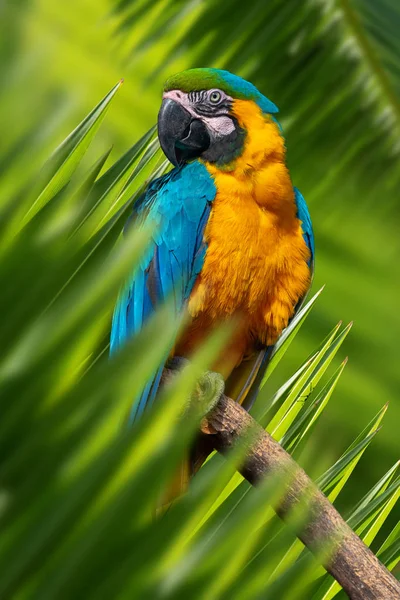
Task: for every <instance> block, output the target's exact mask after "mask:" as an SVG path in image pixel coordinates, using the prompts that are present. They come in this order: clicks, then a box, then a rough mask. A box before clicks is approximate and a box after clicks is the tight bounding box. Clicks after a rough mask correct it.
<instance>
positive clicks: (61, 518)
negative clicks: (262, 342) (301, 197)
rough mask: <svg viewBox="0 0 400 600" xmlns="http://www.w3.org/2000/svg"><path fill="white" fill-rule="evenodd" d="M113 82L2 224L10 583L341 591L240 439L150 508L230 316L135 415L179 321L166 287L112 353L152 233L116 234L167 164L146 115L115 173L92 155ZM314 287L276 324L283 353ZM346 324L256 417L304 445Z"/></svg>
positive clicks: (37, 594)
mask: <svg viewBox="0 0 400 600" xmlns="http://www.w3.org/2000/svg"><path fill="white" fill-rule="evenodd" d="M116 91H117V88H113V90H112V91H111V92H110V93H109V94H108V95H107V96H105V99H104V100H103V101H102V102H101V103H100V104H99V105H98V106H97V107H96V108H95V109H94V111H93V112H92V113H91V114H90V115H89V116H88V117H87V118H86V119H85V120H84V121H83V122H82V124H81V125H80V126H79V127H78V128H77V129H76V130H75V131H74V132H73V134H71V136H70V137H69V138H67V140H66V142H65V143H64V144H62V145H61V146H60V147H59V149H58V150H57V151H56V153H55V155H54V156H53V158H51V159H50V161H49V163H48V165H47V167H46V169H45V170H44V171H43V172H42V175H41V177H42V179H41V180H40V185H38V187H37V188H34V189H32V190H30V194H29V196H27V198H28V197H29V199H30V203H31V204H30V205H29V206H28V205H27V200H25V202H23V203H22V204H21V205H19V206H18V207H15V208H14V207H13V208H12V211H11V214H12V216H13V218H12V219H11V221H9V222H7V223H5V224H3V227H4V231H5V233H6V235H5V236H4V238H3V241H2V244H1V245H0V249H1V252H2V259H3V260H2V262H1V265H0V285H1V286H2V289H3V290H4V293H3V294H2V296H1V299H0V303H1V308H2V313H1V314H2V315H4V318H3V319H2V323H1V331H0V335H1V340H2V344H1V352H0V404H1V413H2V420H1V423H0V447H1V457H2V460H1V463H0V482H1V487H0V521H1V525H2V536H1V539H0V573H1V575H0V595H1V597H2V598H14V597H15V598H40V599H41V600H46V599H52V598H85V599H90V598H96V599H98V598H104V599H109V598H121V599H124V598H154V599H157V598H160V599H162V598H163V599H165V598H171V599H172V598H173V599H177V598H188V597H189V598H191V599H193V600H196V599H199V600H200V599H203V598H204V599H206V598H207V600H210V599H211V600H212V599H213V598H215V599H217V598H227V599H228V598H246V599H250V600H251V599H252V598H254V599H256V598H259V597H260V595H262V597H265V598H267V597H271V598H272V597H276V593H279V594H282V593H285V594H288V596H287V597H288V598H289V597H293V598H302V597H304V598H310V589H312V592H313V593H316V594H317V595H316V598H320V597H321V598H322V597H324V598H325V597H326V598H328V597H333V596H332V594H336V592H337V591H338V588H337V587H336V585H335V584H334V583H333V584H332V580H331V579H329V578H328V577H327V576H325V574H324V571H323V570H322V569H321V567H320V566H319V565H318V562H316V561H315V559H310V558H309V556H308V555H306V556H305V555H302V554H303V552H304V547H303V545H302V544H301V543H300V542H298V541H297V540H296V537H295V533H294V529H295V528H294V526H293V525H292V526H290V525H289V526H286V525H285V526H284V525H283V524H282V523H281V522H280V520H279V519H278V518H277V517H276V516H275V514H274V512H273V510H272V508H271V504H273V503H275V502H276V501H277V499H278V498H279V494H280V485H279V481H272V482H271V481H267V482H266V483H265V484H264V485H261V486H260V487H259V488H257V489H255V488H251V487H250V486H249V484H248V483H246V482H244V481H243V480H242V478H241V477H240V476H239V475H238V474H237V472H236V467H237V464H238V461H240V458H241V449H240V448H239V449H238V452H237V453H236V455H234V456H231V457H228V459H227V460H226V461H223V460H222V458H221V457H220V456H216V455H215V456H212V457H211V459H210V460H209V461H208V462H207V463H206V465H205V466H204V467H203V468H202V469H201V471H200V473H199V474H198V475H197V476H196V477H195V479H194V480H193V484H192V486H191V489H190V491H189V493H188V494H187V495H186V496H184V497H182V498H181V499H179V500H178V501H177V502H176V503H175V504H174V505H173V506H172V507H171V509H170V510H169V511H168V512H167V513H166V514H165V515H164V517H162V518H159V519H157V520H154V519H153V518H152V512H153V507H154V506H155V505H156V503H157V499H158V498H159V497H160V493H161V491H162V489H163V487H165V486H166V485H167V483H168V481H169V479H170V477H171V474H173V472H174V469H175V468H176V465H177V464H178V463H179V460H180V459H181V458H182V456H184V454H185V453H186V452H187V449H188V447H189V445H190V443H191V441H192V440H193V437H194V436H195V434H196V430H197V427H198V419H199V415H192V414H191V413H190V411H189V413H188V414H187V416H186V417H185V418H186V419H187V421H186V422H185V427H184V428H183V427H182V425H181V420H180V418H179V417H181V415H182V412H185V406H186V405H187V400H188V397H189V396H190V394H191V392H192V391H193V389H194V387H195V384H196V378H197V375H198V373H199V371H202V370H204V369H207V368H208V366H209V364H210V361H211V359H212V357H213V355H214V354H215V353H216V352H218V351H219V350H220V348H221V347H222V346H223V344H224V343H225V341H226V336H227V335H228V332H227V331H219V332H217V333H216V335H215V336H214V337H213V338H212V339H210V340H208V342H207V343H206V345H205V346H204V347H203V348H201V349H199V352H198V354H197V355H196V356H195V357H194V360H193V364H192V365H191V366H189V367H188V368H187V369H185V370H184V371H183V373H182V374H181V375H180V376H179V377H178V378H177V379H176V380H175V382H174V384H173V385H172V386H171V387H170V388H168V389H166V390H165V392H164V397H163V398H162V400H160V402H158V403H156V405H155V407H154V410H152V411H151V412H150V413H149V414H148V415H147V416H146V417H145V418H144V419H143V420H142V421H141V422H140V423H138V424H137V425H136V426H135V428H134V429H132V430H130V429H129V428H127V427H126V424H125V418H126V414H127V412H128V410H129V407H130V404H131V399H132V397H134V396H135V395H136V394H137V393H138V392H139V391H140V390H141V389H142V388H143V387H144V385H145V383H146V380H147V378H148V376H149V374H150V373H151V372H152V370H153V369H154V366H155V365H156V364H157V363H158V362H159V361H160V359H161V357H162V356H164V355H165V351H166V349H167V348H168V347H169V345H170V343H171V339H172V338H173V336H174V333H175V332H176V328H177V327H178V325H179V324H178V323H177V322H176V321H175V319H174V318H172V317H171V312H170V307H169V305H168V303H167V304H166V305H165V306H164V307H162V308H161V309H160V311H159V312H157V313H156V315H155V316H154V318H153V319H152V320H151V321H150V322H149V323H148V325H147V327H146V328H145V330H144V331H143V332H142V333H141V334H140V335H138V336H137V338H135V339H133V340H132V341H131V343H129V344H128V345H127V346H126V348H124V350H123V351H121V352H120V353H119V354H118V355H117V356H115V357H113V359H112V360H109V359H108V357H107V354H108V353H107V345H108V341H107V340H108V331H109V325H110V316H111V311H112V307H113V304H114V302H115V298H116V296H117V293H118V289H119V287H120V285H121V284H122V282H123V281H124V280H125V278H126V276H127V274H128V273H131V272H132V270H133V269H134V268H135V264H138V261H139V260H140V257H141V255H142V253H143V252H144V250H145V248H146V244H147V243H148V241H149V238H150V236H151V234H152V232H151V231H147V230H140V231H138V230H136V229H135V228H134V227H132V228H128V231H127V233H126V235H125V236H124V239H123V240H118V238H119V235H120V232H121V230H122V226H123V223H124V222H125V221H126V219H127V217H128V215H129V212H130V210H131V206H132V203H134V202H135V200H136V198H137V197H138V195H139V194H140V191H141V189H142V188H143V185H144V184H145V181H146V180H147V178H151V177H153V176H154V175H155V174H158V173H161V172H163V170H164V169H165V168H166V165H165V164H164V163H163V162H162V160H161V158H160V156H159V154H158V147H157V144H156V143H154V141H153V133H154V131H153V130H151V131H149V133H148V134H146V135H145V136H144V137H143V138H142V139H141V140H140V141H139V142H138V143H137V144H135V145H134V146H133V147H132V148H131V149H129V150H128V151H127V152H126V154H125V155H124V156H122V158H121V159H119V160H118V161H117V162H116V163H115V164H113V165H112V166H110V167H109V168H108V170H106V171H105V172H104V169H105V164H106V161H107V159H108V154H109V152H108V151H107V152H105V153H102V154H100V155H99V156H98V157H97V158H96V159H95V160H94V161H92V163H91V165H89V166H86V165H85V164H84V162H83V159H84V155H85V152H86V150H87V149H88V145H89V143H90V141H91V139H92V137H93V134H94V133H95V131H96V129H97V127H98V125H99V123H100V120H101V119H102V118H103V116H104V112H105V109H106V108H107V106H108V105H109V102H110V101H111V99H112V97H114V95H115V92H116ZM111 110H112V109H111ZM17 216H18V218H17ZM117 241H118V243H116V242H117ZM105 273H106V274H107V276H105V275H104V274H105ZM314 302H315V298H314V299H312V300H310V302H309V304H308V305H307V306H306V307H305V308H304V311H303V312H302V313H301V314H300V315H299V316H298V318H297V320H296V321H294V322H293V324H292V327H291V329H290V330H289V331H288V333H287V334H286V336H285V338H283V340H282V343H281V346H280V348H279V349H278V350H277V352H276V354H275V358H274V359H273V360H274V367H277V366H278V365H280V364H281V361H282V359H283V357H284V355H285V350H286V349H287V347H288V345H289V344H290V342H291V341H292V340H293V338H294V336H295V335H296V334H297V333H298V331H299V328H300V325H301V324H302V323H303V322H304V319H305V318H306V316H307V315H308V314H309V312H310V310H311V309H312V307H313V306H314ZM348 332H349V327H346V328H344V329H342V330H341V329H340V326H337V327H335V328H334V330H333V331H332V333H330V334H329V336H328V337H327V338H326V339H325V340H323V341H322V342H321V344H320V346H319V347H318V348H317V349H316V351H315V352H313V353H312V356H311V358H310V359H308V360H307V361H306V362H305V364H304V365H303V366H301V367H300V368H299V369H298V371H297V372H296V373H295V374H294V376H293V377H291V378H290V379H289V380H288V382H287V383H286V384H283V385H282V386H281V387H280V389H279V390H278V392H276V393H275V394H273V393H272V391H271V390H270V389H269V388H270V386H271V380H268V385H265V386H264V390H263V393H267V392H268V394H270V396H271V398H270V399H269V401H268V402H266V404H265V406H264V405H262V406H261V405H260V406H257V405H256V407H255V411H254V412H255V414H257V411H258V415H259V416H260V420H261V421H262V423H263V426H264V427H266V429H267V430H269V431H272V432H273V433H274V435H276V436H277V437H278V438H279V439H281V441H282V443H283V444H284V446H285V447H287V448H288V449H289V450H290V451H296V454H297V453H300V449H301V448H302V447H303V442H304V439H305V438H306V437H307V439H311V438H312V437H313V433H312V430H313V427H314V426H315V423H316V421H317V420H318V419H319V417H320V416H321V414H322V413H323V412H325V411H326V410H329V408H327V407H329V406H330V405H329V404H328V400H329V398H330V396H331V394H332V393H333V390H334V388H335V386H336V384H337V382H338V379H339V377H340V375H341V373H342V371H343V367H341V368H340V370H339V371H335V372H334V374H333V375H332V377H331V379H329V380H328V382H327V383H325V385H324V377H325V375H326V374H327V372H328V370H329V368H330V366H331V363H332V360H333V359H334V357H335V355H336V353H337V352H338V351H339V350H340V348H341V344H342V343H343V342H344V341H345V339H346V336H347V334H348ZM154 339H157V344H154V343H153V340H154ZM265 407H266V408H268V410H267V411H266V410H265ZM384 412H385V409H382V411H380V413H379V414H378V415H377V416H376V417H375V418H374V419H373V420H372V422H371V423H370V424H369V425H368V426H367V427H366V428H365V429H364V430H363V431H362V433H361V434H360V435H359V437H358V438H357V439H356V440H355V441H354V443H353V444H351V445H350V447H349V448H348V450H347V451H345V453H344V454H343V455H342V456H341V457H340V458H339V459H338V460H337V461H336V462H334V464H333V466H332V467H330V468H329V469H328V470H327V471H326V472H325V474H324V475H323V476H322V477H321V478H320V480H319V484H320V486H321V488H322V489H323V491H325V493H327V494H329V497H330V498H331V499H332V500H333V499H336V497H337V495H338V494H339V492H340V491H341V490H342V488H343V486H344V485H345V483H346V484H347V485H349V482H351V477H352V473H353V470H354V468H355V466H356V465H357V463H358V461H359V460H360V458H361V457H362V454H363V452H364V451H365V449H366V448H367V447H368V446H369V444H370V443H371V442H372V440H373V438H374V437H375V435H376V433H377V430H378V427H379V424H380V422H381V420H382V417H383V414H384ZM185 414H186V413H185ZM398 483H399V482H398V479H396V474H395V470H393V469H392V470H391V471H389V472H388V474H387V475H386V476H384V478H383V479H382V480H381V481H380V482H379V483H378V484H377V485H376V486H374V488H373V489H372V490H371V491H370V492H369V493H368V494H367V495H366V496H365V497H364V498H363V499H362V500H360V502H359V504H358V505H356V506H355V508H354V511H353V514H352V515H351V516H350V523H351V524H352V525H353V526H354V527H355V528H356V529H357V531H359V533H360V535H361V536H363V537H364V538H365V540H366V542H367V543H372V542H373V539H374V538H375V537H376V536H377V535H378V534H379V533H380V531H381V529H382V528H383V527H384V522H385V520H386V519H387V517H388V515H389V514H390V513H391V511H392V510H393V508H394V505H395V503H396V501H397V498H398V493H399V484H398ZM300 517H301V516H300ZM382 531H383V533H382V536H383V537H382V540H381V542H380V543H381V546H380V550H379V552H380V557H381V559H382V560H383V561H384V562H385V563H386V564H387V565H388V566H390V568H394V566H395V564H396V559H397V557H398V529H394V530H393V531H392V532H391V533H390V532H386V533H385V531H384V529H382ZM385 535H386V538H385V537H384V536H385ZM290 594H291V595H290ZM318 594H319V595H318ZM321 594H325V596H322V595H321ZM327 594H328V595H327ZM285 597H286V596H285Z"/></svg>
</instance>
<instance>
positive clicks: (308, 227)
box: [294, 188, 315, 273]
mask: <svg viewBox="0 0 400 600" xmlns="http://www.w3.org/2000/svg"><path fill="white" fill-rule="evenodd" d="M294 195H295V201H296V206H297V217H298V219H300V221H301V228H302V230H303V238H304V240H305V242H306V244H307V246H308V249H309V250H310V254H311V256H310V263H309V264H310V269H311V272H312V273H313V271H314V257H315V243H314V232H313V228H312V223H311V217H310V213H309V211H308V206H307V203H306V201H305V200H304V197H303V195H302V193H301V192H300V191H299V190H298V189H297V188H294Z"/></svg>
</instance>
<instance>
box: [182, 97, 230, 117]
mask: <svg viewBox="0 0 400 600" xmlns="http://www.w3.org/2000/svg"><path fill="white" fill-rule="evenodd" d="M188 100H189V101H190V102H191V104H192V108H193V110H195V111H196V113H197V114H198V115H201V116H204V117H221V116H224V115H227V114H229V113H230V110H231V108H232V104H233V101H232V100H230V99H229V98H223V100H222V102H218V103H217V104H213V103H212V102H210V99H209V92H208V91H207V90H199V91H195V92H189V94H188Z"/></svg>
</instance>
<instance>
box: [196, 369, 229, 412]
mask: <svg viewBox="0 0 400 600" xmlns="http://www.w3.org/2000/svg"><path fill="white" fill-rule="evenodd" d="M224 390H225V381H224V378H223V377H222V375H221V374H220V373H216V372H215V371H206V372H205V373H203V375H202V376H201V377H200V378H199V380H198V381H197V385H196V389H195V397H196V400H197V399H198V401H199V403H200V406H201V413H202V415H204V416H206V415H208V413H210V412H211V411H212V410H213V409H214V408H215V407H216V405H217V404H218V401H219V399H220V398H221V396H222V394H223V393H224Z"/></svg>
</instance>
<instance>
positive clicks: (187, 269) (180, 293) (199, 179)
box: [110, 161, 216, 421]
mask: <svg viewBox="0 0 400 600" xmlns="http://www.w3.org/2000/svg"><path fill="white" fill-rule="evenodd" d="M215 193H216V189H215V184H214V181H213V179H212V178H211V176H210V175H209V173H208V171H207V169H206V168H205V166H204V165H202V164H201V163H199V162H197V161H195V162H193V163H191V164H188V165H185V166H184V167H183V168H180V169H173V170H172V171H170V172H169V173H167V174H166V175H164V176H163V177H160V178H159V179H157V180H155V181H153V182H152V183H151V184H150V185H149V187H148V188H147V190H146V192H145V193H144V194H143V196H142V197H141V198H140V199H139V201H138V202H137V203H136V205H135V207H134V214H133V217H131V218H130V219H129V222H128V223H131V222H136V223H138V224H139V225H140V224H145V223H149V222H151V223H153V224H156V225H157V226H158V228H157V231H156V233H155V235H154V238H153V243H152V244H151V246H150V248H149V251H148V252H147V253H146V256H145V257H144V258H143V259H142V261H141V264H140V267H139V269H138V270H137V271H136V273H135V275H134V277H133V278H132V280H131V281H129V282H128V284H127V286H126V287H125V289H124V290H123V291H122V293H121V294H120V297H119V299H118V303H117V306H116V308H115V312H114V317H113V323H112V330H111V342H110V347H111V353H113V352H115V351H116V350H117V349H118V348H119V347H120V346H121V345H123V344H124V342H125V341H126V340H127V339H128V338H130V337H131V336H133V335H134V334H135V333H137V332H138V331H140V330H141V328H142V327H143V325H144V323H145V322H146V320H147V319H148V318H149V317H150V316H151V314H152V313H153V312H154V310H155V309H156V308H157V305H159V304H160V303H161V302H162V301H163V300H165V298H166V297H167V296H169V295H170V294H171V293H172V294H173V297H174V300H175V311H176V314H179V313H180V312H181V311H182V309H183V307H184V305H185V303H186V302H187V300H188V298H189V296H190V292H191V290H192V289H193V285H194V283H195V281H196V278H197V275H198V274H199V273H200V271H201V268H202V266H203V262H204V256H205V251H206V247H205V243H204V241H203V234H204V229H205V226H206V224H207V221H208V217H209V214H210V210H211V202H212V201H213V200H214V197H215ZM165 358H167V357H165ZM162 369H163V364H162V365H160V366H159V368H158V369H157V371H156V372H155V373H154V374H153V378H152V379H151V380H150V381H149V383H148V384H147V385H146V387H145V389H144V390H143V392H142V394H141V396H140V398H137V399H136V400H135V401H134V403H133V407H132V412H131V415H130V420H131V421H133V420H134V419H136V418H137V417H139V416H140V415H141V414H142V413H143V411H144V410H145V408H146V407H147V406H149V405H151V404H152V402H153V401H154V398H155V396H156V393H157V389H158V386H159V382H160V378H161V373H162Z"/></svg>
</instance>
